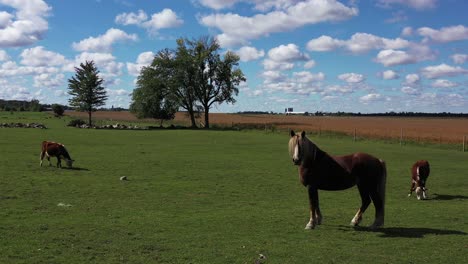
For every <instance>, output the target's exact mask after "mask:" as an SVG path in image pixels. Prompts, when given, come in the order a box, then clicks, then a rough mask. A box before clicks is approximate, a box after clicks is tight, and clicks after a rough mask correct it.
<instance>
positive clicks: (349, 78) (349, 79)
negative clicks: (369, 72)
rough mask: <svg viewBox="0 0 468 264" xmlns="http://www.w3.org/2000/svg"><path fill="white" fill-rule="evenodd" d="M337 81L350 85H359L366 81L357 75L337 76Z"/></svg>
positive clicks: (360, 75) (345, 74) (362, 76)
mask: <svg viewBox="0 0 468 264" xmlns="http://www.w3.org/2000/svg"><path fill="white" fill-rule="evenodd" d="M338 79H340V80H342V81H345V82H347V83H350V84H351V83H361V82H363V81H364V80H365V79H366V77H364V75H362V74H358V73H343V74H340V75H338Z"/></svg>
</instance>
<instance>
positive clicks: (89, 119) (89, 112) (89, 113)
mask: <svg viewBox="0 0 468 264" xmlns="http://www.w3.org/2000/svg"><path fill="white" fill-rule="evenodd" d="M88 125H89V126H91V111H88Z"/></svg>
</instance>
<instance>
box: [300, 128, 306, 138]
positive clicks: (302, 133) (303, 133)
mask: <svg viewBox="0 0 468 264" xmlns="http://www.w3.org/2000/svg"><path fill="white" fill-rule="evenodd" d="M304 137H305V131H304V130H303V131H302V132H301V138H304Z"/></svg>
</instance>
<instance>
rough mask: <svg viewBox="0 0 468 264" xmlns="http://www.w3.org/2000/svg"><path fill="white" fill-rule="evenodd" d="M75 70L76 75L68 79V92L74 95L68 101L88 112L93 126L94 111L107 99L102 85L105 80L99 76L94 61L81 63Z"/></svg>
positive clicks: (89, 122) (89, 120) (89, 121)
mask: <svg viewBox="0 0 468 264" xmlns="http://www.w3.org/2000/svg"><path fill="white" fill-rule="evenodd" d="M75 71H76V74H75V76H73V77H72V78H71V79H69V80H68V94H69V95H71V96H72V98H71V99H69V100H68V102H69V103H70V105H71V106H73V107H76V108H77V109H78V110H79V111H86V112H87V113H88V118H89V119H88V124H89V125H90V126H91V114H92V112H94V111H96V110H97V107H99V106H102V105H104V104H105V101H106V100H107V94H106V90H105V88H104V87H103V86H102V84H103V82H104V80H103V79H102V78H101V77H99V71H98V69H97V68H96V66H95V65H94V61H86V62H85V63H84V64H83V63H81V64H80V67H75Z"/></svg>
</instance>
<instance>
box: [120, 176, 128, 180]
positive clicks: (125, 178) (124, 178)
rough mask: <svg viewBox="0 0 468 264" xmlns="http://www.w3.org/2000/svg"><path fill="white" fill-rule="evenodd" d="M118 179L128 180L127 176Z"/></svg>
mask: <svg viewBox="0 0 468 264" xmlns="http://www.w3.org/2000/svg"><path fill="white" fill-rule="evenodd" d="M120 180H121V181H128V179H127V176H122V177H120Z"/></svg>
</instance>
